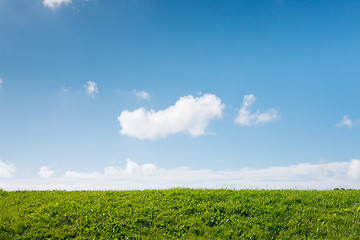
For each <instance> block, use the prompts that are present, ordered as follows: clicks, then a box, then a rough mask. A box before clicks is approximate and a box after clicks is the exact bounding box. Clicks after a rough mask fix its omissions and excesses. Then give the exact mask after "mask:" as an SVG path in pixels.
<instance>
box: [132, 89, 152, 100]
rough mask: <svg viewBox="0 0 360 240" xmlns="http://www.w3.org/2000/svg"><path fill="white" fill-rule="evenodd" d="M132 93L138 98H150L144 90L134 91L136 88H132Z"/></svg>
mask: <svg viewBox="0 0 360 240" xmlns="http://www.w3.org/2000/svg"><path fill="white" fill-rule="evenodd" d="M133 93H134V94H135V95H136V96H137V97H138V98H140V99H144V100H147V101H149V100H150V94H149V93H147V92H145V91H140V92H138V91H136V90H133Z"/></svg>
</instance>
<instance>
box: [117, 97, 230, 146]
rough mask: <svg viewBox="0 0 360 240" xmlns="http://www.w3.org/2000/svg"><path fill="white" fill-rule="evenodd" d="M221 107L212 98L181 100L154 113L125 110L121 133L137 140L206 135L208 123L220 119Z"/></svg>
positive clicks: (120, 118)
mask: <svg viewBox="0 0 360 240" xmlns="http://www.w3.org/2000/svg"><path fill="white" fill-rule="evenodd" d="M224 107H225V106H224V104H222V103H221V99H220V98H218V97H216V96H215V95H213V94H204V95H203V96H200V97H193V96H191V95H188V96H184V97H181V98H180V99H179V100H178V101H177V102H176V103H175V104H174V105H172V106H170V107H168V108H166V109H164V110H161V111H157V112H155V111H154V110H149V111H148V110H146V109H145V108H138V109H136V110H134V111H132V112H131V111H128V110H124V111H122V112H121V113H120V115H119V116H118V120H119V123H120V126H121V131H120V133H121V134H123V135H126V136H129V137H134V138H138V139H151V140H153V139H156V138H165V137H167V136H168V135H171V134H177V133H188V134H190V135H191V136H194V137H196V136H200V135H203V134H205V130H206V128H207V126H208V124H209V122H210V121H211V120H212V119H214V118H221V117H222V110H223V108H224Z"/></svg>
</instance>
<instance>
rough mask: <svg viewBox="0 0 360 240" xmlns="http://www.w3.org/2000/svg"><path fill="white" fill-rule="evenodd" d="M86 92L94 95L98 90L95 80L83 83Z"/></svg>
mask: <svg viewBox="0 0 360 240" xmlns="http://www.w3.org/2000/svg"><path fill="white" fill-rule="evenodd" d="M84 87H85V89H86V92H87V93H88V94H89V95H91V96H94V94H95V93H97V92H98V86H97V84H96V83H95V82H93V81H88V82H87V83H86V84H85V85H84Z"/></svg>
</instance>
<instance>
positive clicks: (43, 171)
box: [38, 166, 55, 178]
mask: <svg viewBox="0 0 360 240" xmlns="http://www.w3.org/2000/svg"><path fill="white" fill-rule="evenodd" d="M54 174H55V172H54V171H52V170H50V169H49V168H48V167H46V166H43V167H41V168H40V170H39V173H38V175H39V177H41V178H48V177H51V176H53V175H54Z"/></svg>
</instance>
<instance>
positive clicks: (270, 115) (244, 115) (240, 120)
mask: <svg viewBox="0 0 360 240" xmlns="http://www.w3.org/2000/svg"><path fill="white" fill-rule="evenodd" d="M255 101H256V98H255V96H254V95H253V94H249V95H245V96H244V100H243V104H242V106H241V108H240V110H239V113H238V116H237V117H236V119H235V123H236V124H238V125H240V126H257V125H264V124H265V123H267V122H272V121H275V120H277V119H278V112H277V111H276V110H275V109H273V108H272V109H269V110H267V111H266V112H263V113H262V112H260V111H257V112H256V113H251V112H250V111H249V109H248V108H249V107H250V106H251V105H252V104H253V103H254V102H255Z"/></svg>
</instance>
